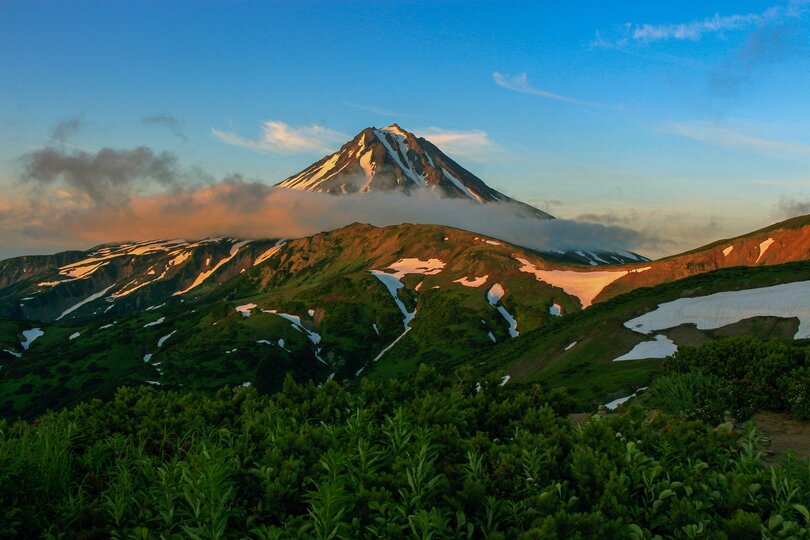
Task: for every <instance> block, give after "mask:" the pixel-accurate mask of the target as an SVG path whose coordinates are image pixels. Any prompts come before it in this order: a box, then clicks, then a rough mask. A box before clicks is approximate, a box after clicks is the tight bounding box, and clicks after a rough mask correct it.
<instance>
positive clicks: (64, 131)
mask: <svg viewBox="0 0 810 540" xmlns="http://www.w3.org/2000/svg"><path fill="white" fill-rule="evenodd" d="M83 126H84V123H83V122H82V120H81V118H78V117H77V118H69V119H67V120H62V121H61V122H59V123H58V124H56V126H54V128H53V131H52V132H51V140H52V141H54V142H57V143H66V142H67V141H68V139H70V138H71V137H72V136H73V135H75V134H76V132H77V131H79V130H80V129H81V128H82V127H83Z"/></svg>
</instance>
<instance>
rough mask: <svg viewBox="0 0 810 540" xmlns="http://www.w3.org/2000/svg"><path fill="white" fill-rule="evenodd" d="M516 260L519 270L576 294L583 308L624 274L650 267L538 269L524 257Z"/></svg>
mask: <svg viewBox="0 0 810 540" xmlns="http://www.w3.org/2000/svg"><path fill="white" fill-rule="evenodd" d="M516 260H517V261H518V262H519V263H520V264H521V266H520V271H521V272H526V273H528V274H534V277H535V278H536V279H537V281H543V282H545V283H548V284H549V285H551V286H552V287H559V288H560V289H562V290H564V291H565V292H566V293H568V294H570V295H571V296H576V297H577V298H579V301H580V303H581V304H582V308H583V309H585V308H586V307H588V306H590V305H591V304H592V303H593V299H594V298H596V297H597V296H598V295H599V293H601V292H602V291H603V290H604V288H605V287H607V286H608V285H610V284H611V283H613V282H614V281H616V280H617V279H619V278H621V277H624V276H626V275H627V274H628V273H630V272H633V273H638V272H644V271H646V270H649V269H650V267H649V266H647V267H645V268H636V269H634V270H630V271H628V270H618V271H603V272H576V271H574V270H540V269H539V268H537V267H536V266H535V265H534V264H532V263H530V262H529V261H527V260H526V259H521V258H517V257H516Z"/></svg>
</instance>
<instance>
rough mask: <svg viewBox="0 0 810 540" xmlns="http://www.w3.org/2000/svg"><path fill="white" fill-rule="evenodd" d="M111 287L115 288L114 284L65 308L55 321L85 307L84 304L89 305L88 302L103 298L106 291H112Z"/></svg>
mask: <svg viewBox="0 0 810 540" xmlns="http://www.w3.org/2000/svg"><path fill="white" fill-rule="evenodd" d="M113 287H115V284H113V285H110V286H109V287H107V288H106V289H104V290H103V291H99V292H97V293H95V294H91V295H90V296H88V297H87V298H85V299H84V300H82V301H81V302H79V303H78V304H74V305H72V306H70V307H69V308H67V309H66V310H65V311H63V312H62V314H61V315H59V316H58V317H57V318H56V320H57V321H58V320H59V319H61V318H62V317H64V316H65V315H69V314H71V313H73V312H74V311H76V310H77V309H79V308H80V307H82V306H83V305H85V304H89V303H90V302H93V301H94V300H98V299H99V298H101V297H102V296H104V295H105V294H107V291H109V290H110V289H112V288H113Z"/></svg>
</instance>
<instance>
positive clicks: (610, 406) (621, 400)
mask: <svg viewBox="0 0 810 540" xmlns="http://www.w3.org/2000/svg"><path fill="white" fill-rule="evenodd" d="M646 389H647V387H646V386H645V387H644V388H639V389H638V390H637V391H635V392H633V393H632V394H630V395H629V396H626V397H622V398H619V399H614V400H613V401H611V402H610V403H605V408H606V409H607V410H609V411H612V410H613V409H615V408H617V407H618V406H619V405H621V404H622V403H625V402H626V401H627V400H629V399H631V398H634V397H636V396H637V395H638V393H639V392H642V391H644V390H646Z"/></svg>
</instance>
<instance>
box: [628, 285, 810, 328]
mask: <svg viewBox="0 0 810 540" xmlns="http://www.w3.org/2000/svg"><path fill="white" fill-rule="evenodd" d="M751 317H781V318H792V317H797V318H798V319H799V330H798V331H797V332H796V335H795V336H794V339H804V338H810V281H797V282H793V283H783V284H781V285H773V286H770V287H760V288H757V289H744V290H741V291H726V292H719V293H714V294H710V295H707V296H697V297H693V298H680V299H678V300H673V301H672V302H665V303H663V304H660V305H659V306H658V307H657V308H656V309H655V310H653V311H650V312H649V313H645V314H644V315H641V316H640V317H636V318H635V319H632V320H629V321H627V322H625V323H624V326H626V327H627V328H629V329H630V330H633V331H635V332H639V333H642V334H650V333H652V332H655V331H658V330H664V329H667V328H673V327H675V326H679V325H681V324H694V325H696V326H697V328H698V329H700V330H713V329H715V328H720V327H722V326H726V325H729V324H733V323H736V322H739V321H742V320H744V319H749V318H751Z"/></svg>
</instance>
